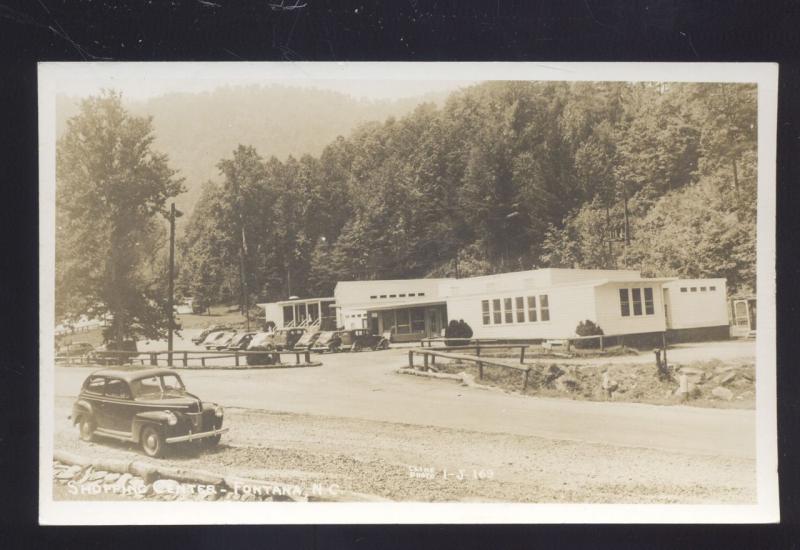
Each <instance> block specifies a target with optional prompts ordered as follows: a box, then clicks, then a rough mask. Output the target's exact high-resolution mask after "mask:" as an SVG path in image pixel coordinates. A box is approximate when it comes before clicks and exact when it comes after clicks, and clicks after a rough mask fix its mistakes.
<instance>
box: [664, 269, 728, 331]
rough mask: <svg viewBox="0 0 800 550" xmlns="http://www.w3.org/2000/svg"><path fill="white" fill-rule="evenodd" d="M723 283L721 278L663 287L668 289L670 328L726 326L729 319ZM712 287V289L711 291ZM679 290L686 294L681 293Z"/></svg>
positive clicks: (687, 281)
mask: <svg viewBox="0 0 800 550" xmlns="http://www.w3.org/2000/svg"><path fill="white" fill-rule="evenodd" d="M725 283H726V281H725V279H681V280H678V281H671V282H669V283H667V284H665V285H664V286H665V287H666V288H668V289H669V301H670V322H671V327H670V328H674V329H680V328H697V327H716V326H723V325H727V324H728V323H729V320H728V303H727V289H726V284H725ZM712 287H713V288H714V290H711V288H712ZM693 288H694V289H695V290H694V291H692V289H693ZM681 289H686V291H685V292H682V291H681ZM703 289H705V290H703Z"/></svg>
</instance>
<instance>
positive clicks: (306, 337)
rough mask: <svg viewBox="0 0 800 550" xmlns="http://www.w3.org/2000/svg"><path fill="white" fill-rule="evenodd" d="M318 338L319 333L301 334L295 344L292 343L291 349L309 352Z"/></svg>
mask: <svg viewBox="0 0 800 550" xmlns="http://www.w3.org/2000/svg"><path fill="white" fill-rule="evenodd" d="M317 338H319V331H314V332H305V333H303V334H302V335H301V336H300V338H299V339H298V340H297V342H295V343H294V346H293V347H292V349H294V350H310V349H311V346H312V345H314V342H316V341H317Z"/></svg>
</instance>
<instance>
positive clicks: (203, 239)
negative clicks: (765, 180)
mask: <svg viewBox="0 0 800 550" xmlns="http://www.w3.org/2000/svg"><path fill="white" fill-rule="evenodd" d="M234 122H236V121H234ZM286 123H287V122H286V121H285V120H284V119H283V118H281V119H280V120H279V121H276V122H275V124H286ZM237 124H238V122H236V123H235V124H234V125H233V129H232V130H231V131H232V132H235V131H236V129H237V128H238V125H237ZM298 124H308V121H306V120H303V121H298ZM194 134H195V135H196V136H197V139H201V140H202V139H205V138H203V137H202V129H200V128H197V129H195V130H194ZM239 141H240V142H241V143H242V145H240V146H239V147H238V148H236V150H235V151H232V152H230V153H229V154H227V155H226V156H225V158H224V159H218V160H219V162H218V165H217V166H218V168H219V170H220V171H221V176H220V181H221V183H219V184H214V183H208V184H206V185H205V186H204V188H203V190H202V196H201V197H200V200H199V203H198V205H197V208H196V209H195V211H194V212H193V214H192V217H191V219H190V220H189V222H188V224H187V226H186V233H185V235H184V236H183V238H182V239H181V242H182V250H181V252H182V253H181V257H180V268H181V274H180V276H181V288H182V291H183V292H184V293H186V294H191V295H194V296H196V297H197V298H199V299H200V300H202V301H212V302H213V301H227V300H237V299H240V298H241V296H240V288H241V285H240V279H239V265H240V261H241V260H242V258H243V263H244V265H245V270H244V271H245V273H246V279H247V288H248V293H249V295H250V298H251V299H254V300H276V299H282V298H286V297H287V296H289V295H290V294H296V295H300V296H304V295H305V296H307V295H329V294H330V293H331V291H332V289H333V285H334V284H335V282H336V281H337V280H352V279H370V278H406V277H425V276H456V275H458V276H468V275H477V274H487V273H495V272H501V271H510V270H520V269H531V268H536V267H548V266H553V267H584V268H623V267H629V268H634V269H641V270H642V272H643V273H644V274H645V275H678V276H707V277H715V276H720V277H726V278H727V279H728V284H729V288H730V290H731V291H732V292H737V293H745V292H748V291H750V290H751V289H752V288H753V285H754V283H755V216H756V157H757V153H756V90H755V87H754V86H750V85H738V84H642V83H635V84H634V83H557V82H551V83H537V82H489V83H484V84H480V85H476V86H473V87H470V88H466V89H463V90H460V91H458V92H455V93H453V94H452V95H451V96H450V97H449V98H448V99H447V101H446V103H445V104H444V105H443V107H441V108H437V107H436V106H434V105H432V104H422V105H420V106H418V107H417V108H416V110H414V111H413V112H412V113H410V114H408V115H406V116H403V117H402V118H388V119H386V120H384V121H381V122H373V123H370V124H367V125H364V126H361V127H359V128H358V129H356V130H355V131H353V132H352V133H351V134H350V135H349V136H348V137H346V138H342V137H339V138H337V139H334V140H332V141H331V142H330V143H328V145H327V146H326V147H325V148H324V149H323V150H322V152H321V154H319V155H315V156H311V155H302V156H299V157H298V156H293V157H289V158H288V159H285V160H282V161H281V160H278V159H277V158H276V157H275V156H273V155H272V153H274V151H273V150H269V149H264V148H262V147H261V145H260V144H259V142H258V141H256V140H248V139H247V136H246V135H245V134H242V135H241V139H240V140H239ZM261 155H264V156H261ZM267 155H269V156H267Z"/></svg>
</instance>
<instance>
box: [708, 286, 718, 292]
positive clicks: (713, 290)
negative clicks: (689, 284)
mask: <svg viewBox="0 0 800 550" xmlns="http://www.w3.org/2000/svg"><path fill="white" fill-rule="evenodd" d="M708 290H709V291H711V292H716V290H717V287H715V286H710V287H708Z"/></svg>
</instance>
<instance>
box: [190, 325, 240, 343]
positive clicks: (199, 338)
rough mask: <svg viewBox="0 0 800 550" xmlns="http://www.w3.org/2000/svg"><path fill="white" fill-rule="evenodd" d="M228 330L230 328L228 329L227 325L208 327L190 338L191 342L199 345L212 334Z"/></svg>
mask: <svg viewBox="0 0 800 550" xmlns="http://www.w3.org/2000/svg"><path fill="white" fill-rule="evenodd" d="M230 328H231V327H229V326H228V325H211V326H210V327H206V328H204V329H203V331H202V332H201V333H200V334H198V335H197V336H195V337H194V338H192V342H194V343H195V344H197V345H200V344H202V343H203V341H204V340H205V339H206V338H207V337H208V335H209V334H211V333H212V332H218V331H220V330H230Z"/></svg>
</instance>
